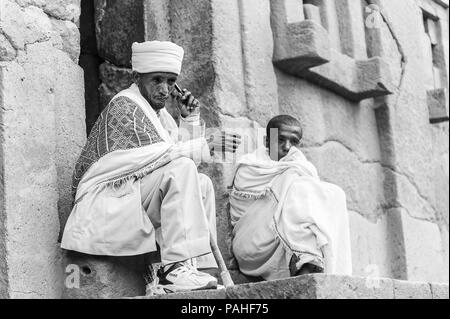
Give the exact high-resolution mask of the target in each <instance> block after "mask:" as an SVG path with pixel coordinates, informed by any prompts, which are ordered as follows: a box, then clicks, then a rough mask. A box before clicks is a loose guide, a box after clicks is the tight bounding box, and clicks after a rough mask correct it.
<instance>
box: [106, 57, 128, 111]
mask: <svg viewBox="0 0 450 319" xmlns="http://www.w3.org/2000/svg"><path fill="white" fill-rule="evenodd" d="M99 72H100V81H101V85H100V88H99V94H100V110H103V109H104V108H105V107H106V106H107V105H108V103H109V101H111V99H112V98H113V97H114V95H116V94H117V93H119V92H120V91H122V90H123V89H126V88H128V87H129V86H130V85H131V83H133V78H132V71H131V69H126V68H119V67H116V66H114V65H112V64H110V63H108V62H105V63H103V64H101V65H100V68H99Z"/></svg>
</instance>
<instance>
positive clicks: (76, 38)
mask: <svg viewBox="0 0 450 319" xmlns="http://www.w3.org/2000/svg"><path fill="white" fill-rule="evenodd" d="M51 22H52V26H53V30H54V31H55V33H56V36H57V39H58V40H53V41H56V43H55V42H54V44H53V45H54V46H56V47H58V48H60V49H61V50H63V51H64V52H66V53H67V54H69V56H70V58H71V59H72V60H73V61H74V62H75V63H77V64H78V59H79V57H80V32H79V31H78V28H77V26H76V25H75V24H74V23H73V22H70V21H65V20H57V19H51Z"/></svg>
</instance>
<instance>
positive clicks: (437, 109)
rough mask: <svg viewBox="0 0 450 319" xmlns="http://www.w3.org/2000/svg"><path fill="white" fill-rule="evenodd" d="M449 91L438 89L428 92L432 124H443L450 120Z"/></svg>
mask: <svg viewBox="0 0 450 319" xmlns="http://www.w3.org/2000/svg"><path fill="white" fill-rule="evenodd" d="M448 101H449V98H448V90H447V89H436V90H430V91H427V104H428V110H429V112H430V123H432V124H436V123H442V122H448V120H449V106H448V105H449V104H448Z"/></svg>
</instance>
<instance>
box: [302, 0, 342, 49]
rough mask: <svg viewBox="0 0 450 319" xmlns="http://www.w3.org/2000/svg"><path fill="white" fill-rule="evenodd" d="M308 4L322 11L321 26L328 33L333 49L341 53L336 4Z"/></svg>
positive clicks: (320, 0)
mask: <svg viewBox="0 0 450 319" xmlns="http://www.w3.org/2000/svg"><path fill="white" fill-rule="evenodd" d="M308 3H311V4H313V5H315V6H316V7H318V8H319V9H320V19H321V25H322V26H323V27H324V28H325V29H326V30H327V31H328V35H329V38H330V43H331V46H332V48H333V49H335V50H337V51H339V52H340V50H341V43H340V42H341V41H340V34H339V23H338V17H337V10H336V2H335V1H328V0H309V1H308Z"/></svg>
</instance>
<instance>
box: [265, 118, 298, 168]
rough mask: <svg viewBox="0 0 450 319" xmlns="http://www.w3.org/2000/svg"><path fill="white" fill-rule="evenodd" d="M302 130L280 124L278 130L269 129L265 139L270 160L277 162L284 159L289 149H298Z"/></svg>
mask: <svg viewBox="0 0 450 319" xmlns="http://www.w3.org/2000/svg"><path fill="white" fill-rule="evenodd" d="M301 138H302V130H301V128H300V127H298V126H291V125H286V124H281V126H280V128H279V129H277V128H272V129H270V134H269V136H268V137H266V147H267V148H268V149H269V154H270V158H271V159H272V160H274V161H279V160H281V159H282V158H283V157H285V156H286V155H287V154H288V153H289V150H290V149H291V147H297V148H299V147H300V140H301Z"/></svg>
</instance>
